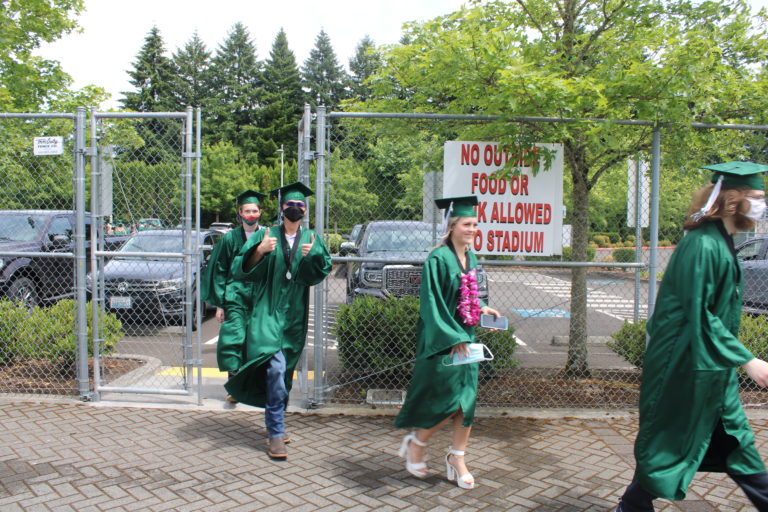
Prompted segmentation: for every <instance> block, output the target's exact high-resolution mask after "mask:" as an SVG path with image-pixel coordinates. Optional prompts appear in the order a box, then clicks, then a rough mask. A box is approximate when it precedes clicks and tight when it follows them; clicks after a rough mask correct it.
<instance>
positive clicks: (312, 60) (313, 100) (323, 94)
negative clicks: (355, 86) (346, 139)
mask: <svg viewBox="0 0 768 512" xmlns="http://www.w3.org/2000/svg"><path fill="white" fill-rule="evenodd" d="M302 77H303V79H304V88H305V89H306V90H307V91H308V99H309V103H310V104H311V105H312V106H317V105H325V107H326V108H327V110H328V111H331V110H335V109H336V108H337V107H338V106H339V105H340V104H341V102H342V101H343V100H344V99H346V98H347V96H348V91H347V81H348V79H347V74H346V72H345V71H344V68H343V67H342V66H341V65H340V64H339V63H338V60H337V59H336V52H334V51H333V46H332V45H331V38H330V37H328V34H326V33H325V30H321V31H320V33H319V34H318V35H317V39H315V47H314V48H313V49H312V51H310V53H309V58H308V59H307V60H306V61H305V62H304V67H303V68H302Z"/></svg>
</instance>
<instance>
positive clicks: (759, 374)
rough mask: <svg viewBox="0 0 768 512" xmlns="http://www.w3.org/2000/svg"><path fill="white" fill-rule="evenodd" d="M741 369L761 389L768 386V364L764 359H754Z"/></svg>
mask: <svg viewBox="0 0 768 512" xmlns="http://www.w3.org/2000/svg"><path fill="white" fill-rule="evenodd" d="M741 367H742V368H744V370H746V372H747V375H749V378H750V379H752V380H753V381H755V382H756V383H757V385H758V386H760V387H761V388H764V387H766V386H768V363H766V362H765V361H763V360H762V359H758V358H754V359H752V360H751V361H749V362H747V363H744V364H743V365H741Z"/></svg>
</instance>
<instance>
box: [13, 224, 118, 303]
mask: <svg viewBox="0 0 768 512" xmlns="http://www.w3.org/2000/svg"><path fill="white" fill-rule="evenodd" d="M85 222H86V227H85V236H86V250H89V248H90V240H89V237H90V236H91V229H90V223H91V216H90V214H89V213H86V216H85ZM74 225H75V212H74V211H72V210H0V294H2V295H4V296H6V297H9V298H11V299H16V300H20V301H23V302H25V303H26V304H27V305H28V306H30V307H32V306H35V305H37V304H39V303H41V302H48V301H54V300H58V299H62V298H66V297H72V296H74V286H75V260H74V259H72V258H70V257H65V256H62V257H56V256H40V255H39V253H73V252H74V250H75V240H74V238H73V234H74ZM126 239H127V237H121V236H107V237H106V238H105V247H106V249H107V250H115V249H117V248H118V247H119V246H120V245H121V244H122V243H123V242H124V241H125V240H126ZM4 252H14V253H19V252H25V253H26V252H28V253H31V254H30V256H28V257H27V256H3V255H2V253H4ZM34 253H38V255H35V254H34ZM86 265H90V258H86Z"/></svg>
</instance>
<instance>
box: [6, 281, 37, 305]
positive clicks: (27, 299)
mask: <svg viewBox="0 0 768 512" xmlns="http://www.w3.org/2000/svg"><path fill="white" fill-rule="evenodd" d="M7 295H8V298H9V299H11V300H17V301H20V302H23V303H24V304H26V305H27V307H28V308H30V309H31V308H33V307H35V306H37V304H38V303H39V302H40V298H39V297H38V295H37V285H36V284H35V282H34V281H33V280H32V279H30V278H28V277H20V278H18V279H16V280H15V281H13V282H12V283H11V286H9V287H8V292H7Z"/></svg>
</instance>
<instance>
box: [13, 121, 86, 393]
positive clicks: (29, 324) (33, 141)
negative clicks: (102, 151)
mask: <svg viewBox="0 0 768 512" xmlns="http://www.w3.org/2000/svg"><path fill="white" fill-rule="evenodd" d="M0 140H1V141H2V144H0V181H1V182H2V183H3V186H2V187H0V310H1V311H0V391H2V392H5V393H46V394H54V395H55V394H72V393H76V392H77V391H78V381H77V380H78V375H77V363H78V360H79V350H80V349H79V347H78V344H77V340H76V333H77V332H78V331H79V328H80V327H81V326H80V325H79V322H78V318H77V315H76V309H77V308H76V304H75V300H74V299H75V268H76V266H75V252H76V249H77V247H76V243H77V241H76V235H78V234H79V235H80V236H82V235H83V233H82V229H83V228H82V226H81V227H78V220H79V219H77V215H76V212H75V187H74V183H75V181H74V180H75V167H76V159H77V155H76V152H75V143H76V140H77V129H76V116H75V115H74V114H51V115H41V114H3V115H0ZM85 220H86V221H89V220H90V218H86V219H85ZM78 231H79V232H78Z"/></svg>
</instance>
